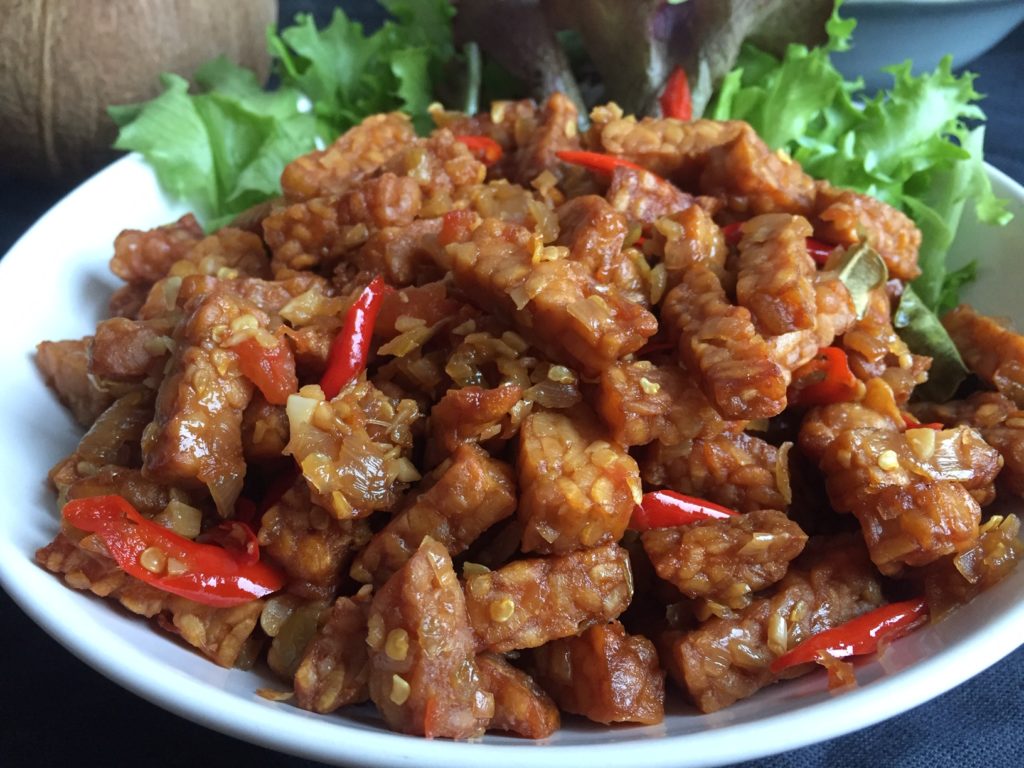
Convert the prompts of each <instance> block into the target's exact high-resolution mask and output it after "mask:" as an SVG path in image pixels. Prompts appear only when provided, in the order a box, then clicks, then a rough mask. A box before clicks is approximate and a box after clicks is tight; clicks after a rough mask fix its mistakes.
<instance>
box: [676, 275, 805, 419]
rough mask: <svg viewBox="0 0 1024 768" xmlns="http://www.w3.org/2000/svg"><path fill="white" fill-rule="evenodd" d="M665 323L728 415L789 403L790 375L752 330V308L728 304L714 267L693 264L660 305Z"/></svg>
mask: <svg viewBox="0 0 1024 768" xmlns="http://www.w3.org/2000/svg"><path fill="white" fill-rule="evenodd" d="M661 321H662V323H663V324H664V326H665V328H666V330H667V332H668V334H669V337H670V338H674V339H676V340H677V343H678V351H679V358H680V360H681V361H682V362H683V364H684V365H685V366H686V367H687V369H688V370H691V371H694V372H696V373H698V374H699V376H700V381H701V387H702V388H703V389H704V392H705V394H707V396H708V398H709V399H710V400H711V402H713V403H714V404H715V407H716V408H717V409H718V411H719V412H720V413H721V414H722V415H723V416H725V417H726V418H728V419H760V418H768V417H770V416H776V415H778V414H780V413H782V411H783V409H784V408H785V407H786V386H787V384H788V381H787V377H786V375H785V374H784V372H783V369H782V368H781V367H780V366H779V365H778V363H776V362H775V360H774V359H773V357H772V353H771V351H770V349H769V347H768V345H767V344H765V341H764V339H763V338H762V337H761V335H760V334H758V332H757V330H756V329H755V328H754V323H753V320H752V318H751V315H750V312H749V310H747V309H746V308H745V307H737V306H734V305H733V304H730V303H729V300H728V298H727V297H726V295H725V289H724V288H722V284H721V281H720V280H719V279H718V276H717V275H716V274H715V272H714V271H713V270H712V268H711V267H710V266H708V265H707V264H704V263H695V264H693V265H691V266H690V267H689V268H688V269H686V270H685V271H684V272H683V273H682V275H681V276H680V280H679V283H678V284H677V285H676V287H675V288H673V289H672V290H671V291H669V293H668V295H667V296H666V297H665V301H664V304H663V306H662V315H661Z"/></svg>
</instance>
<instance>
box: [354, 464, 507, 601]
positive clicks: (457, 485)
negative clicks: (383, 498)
mask: <svg viewBox="0 0 1024 768" xmlns="http://www.w3.org/2000/svg"><path fill="white" fill-rule="evenodd" d="M425 482H426V483H427V484H428V485H429V487H428V488H427V489H426V490H425V491H423V492H422V493H420V494H419V495H418V496H417V497H416V498H415V499H414V500H413V501H412V503H411V504H410V505H409V506H407V507H406V508H405V509H404V510H402V511H401V512H399V513H398V514H397V515H395V516H394V517H393V518H391V521H390V522H389V523H388V524H387V525H386V526H385V527H384V528H383V529H382V530H381V531H379V532H378V533H376V534H374V536H373V538H372V539H371V540H370V543H369V544H367V546H366V548H365V549H364V550H363V551H362V552H360V553H359V556H358V557H357V558H356V561H355V562H354V563H353V564H352V576H353V578H355V579H356V580H357V581H370V582H372V583H373V584H374V585H376V586H380V585H381V584H383V583H384V582H385V581H387V580H388V579H389V578H390V577H391V575H392V574H393V573H394V572H395V571H397V570H398V569H399V568H401V567H402V565H403V564H404V563H405V562H406V561H407V560H408V559H409V558H410V557H411V556H412V554H413V553H414V552H415V551H416V549H417V547H419V545H420V542H421V541H423V537H424V536H430V537H431V538H432V539H434V540H435V541H437V542H439V543H441V544H442V545H444V547H445V549H447V550H448V554H450V555H453V556H454V555H457V554H459V553H461V552H464V551H465V550H466V549H467V548H468V547H469V545H470V544H472V543H473V542H474V541H475V540H476V539H477V537H478V536H480V534H482V533H483V532H484V531H486V530H487V529H488V528H490V527H491V526H492V525H494V524H495V523H497V522H498V521H499V520H503V519H504V518H506V517H508V516H509V515H511V514H512V512H513V511H514V510H515V507H516V494H515V479H514V476H513V473H512V468H511V467H509V466H508V465H507V464H505V462H503V461H498V460H497V459H492V458H491V457H490V456H488V455H487V453H486V452H484V451H483V450H482V449H480V448H477V447H476V446H475V445H464V446H461V447H460V448H458V449H457V450H456V451H455V453H454V454H453V455H452V457H451V459H449V460H448V461H446V462H445V463H444V464H442V465H441V466H439V467H438V468H437V469H436V470H435V471H434V476H433V478H430V479H428V480H427V481H425Z"/></svg>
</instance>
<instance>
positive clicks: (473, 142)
mask: <svg viewBox="0 0 1024 768" xmlns="http://www.w3.org/2000/svg"><path fill="white" fill-rule="evenodd" d="M455 140H456V141H457V142H459V143H460V144H465V145H466V146H467V147H469V151H470V152H472V153H473V156H474V157H475V158H476V159H477V160H479V161H480V162H481V163H483V164H484V165H486V166H492V165H494V164H495V163H497V162H498V161H499V160H501V158H502V155H504V154H505V150H503V149H502V148H501V144H499V143H498V142H496V141H495V140H494V139H492V138H491V137H489V136H456V137H455Z"/></svg>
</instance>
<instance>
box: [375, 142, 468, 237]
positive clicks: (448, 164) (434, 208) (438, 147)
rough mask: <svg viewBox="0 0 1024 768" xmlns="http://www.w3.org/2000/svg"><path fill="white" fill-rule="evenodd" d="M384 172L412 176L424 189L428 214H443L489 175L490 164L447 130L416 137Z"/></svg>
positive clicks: (424, 204)
mask: <svg viewBox="0 0 1024 768" xmlns="http://www.w3.org/2000/svg"><path fill="white" fill-rule="evenodd" d="M384 171H385V172H387V173H395V174H398V175H399V176H408V177H409V178H412V179H414V180H415V181H416V183H417V184H418V185H419V188H420V195H421V197H422V199H423V206H422V208H421V212H420V214H421V215H422V216H423V217H424V218H427V217H431V216H440V215H441V214H443V213H446V212H448V211H449V210H451V209H452V207H453V204H454V203H455V201H457V200H461V199H464V198H465V196H466V195H467V194H468V193H469V192H470V191H471V190H472V189H473V188H475V187H476V186H477V185H479V184H482V183H483V181H484V179H485V178H486V176H487V167H486V166H485V165H484V164H483V163H481V162H480V161H479V160H477V159H476V157H474V156H473V153H472V152H471V151H470V150H469V148H468V147H467V146H466V145H465V144H463V143H462V142H460V141H456V140H455V136H454V135H453V134H452V133H451V132H450V131H447V130H445V129H440V130H437V131H434V132H433V133H432V134H431V135H430V136H429V137H428V138H422V139H414V140H413V141H410V142H406V144H405V145H404V146H403V147H402V148H401V149H400V150H399V151H398V152H397V153H395V155H394V156H392V157H391V159H390V160H388V162H387V163H385V165H384Z"/></svg>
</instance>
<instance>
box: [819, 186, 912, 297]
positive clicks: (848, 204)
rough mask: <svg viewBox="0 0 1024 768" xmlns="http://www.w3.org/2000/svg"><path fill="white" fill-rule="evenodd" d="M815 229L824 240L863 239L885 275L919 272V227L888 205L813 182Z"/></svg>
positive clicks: (840, 242)
mask: <svg viewBox="0 0 1024 768" xmlns="http://www.w3.org/2000/svg"><path fill="white" fill-rule="evenodd" d="M816 187H817V189H816V197H815V201H814V207H815V216H816V220H815V226H814V230H815V233H816V234H817V235H818V236H819V237H820V238H821V239H822V240H824V241H825V242H827V243H835V244H837V245H845V246H850V245H853V244H855V243H859V242H861V241H862V240H863V241H864V242H867V244H868V245H870V246H871V247H872V248H874V249H875V250H876V251H878V254H879V255H880V256H881V257H882V259H883V260H884V261H885V265H886V266H887V267H888V268H889V276H890V277H895V278H898V279H900V280H903V281H910V280H913V279H914V278H915V277H917V276H918V275H920V274H921V269H920V268H919V267H918V266H917V249H918V247H919V246H920V245H921V231H920V230H919V229H918V228H917V227H916V226H915V225H914V222H913V221H912V220H911V219H910V218H909V217H908V216H907V215H906V214H905V213H903V212H902V211H899V210H897V209H896V208H893V207H892V206H891V205H888V204H887V203H884V202H882V201H881V200H878V199H877V198H874V197H870V196H869V195H862V194H860V193H859V192H854V191H852V190H849V189H839V188H836V187H833V186H831V185H830V184H829V183H828V182H825V181H819V182H818V183H817V185H816Z"/></svg>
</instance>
